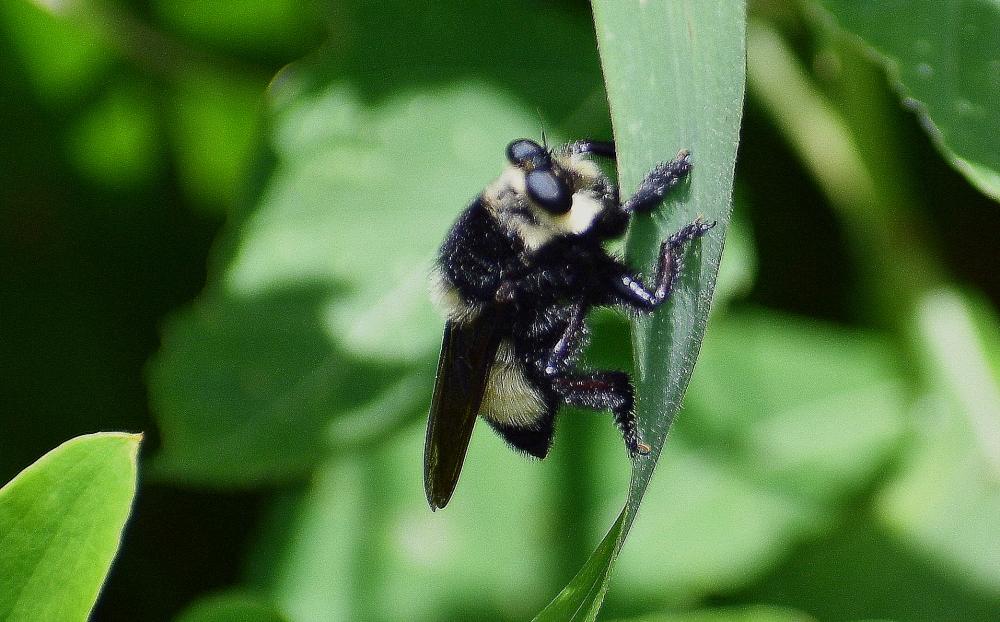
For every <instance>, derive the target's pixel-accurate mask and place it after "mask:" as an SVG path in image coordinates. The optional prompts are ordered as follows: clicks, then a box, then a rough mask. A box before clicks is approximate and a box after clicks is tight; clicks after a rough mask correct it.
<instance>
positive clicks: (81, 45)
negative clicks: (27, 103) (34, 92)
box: [0, 0, 115, 103]
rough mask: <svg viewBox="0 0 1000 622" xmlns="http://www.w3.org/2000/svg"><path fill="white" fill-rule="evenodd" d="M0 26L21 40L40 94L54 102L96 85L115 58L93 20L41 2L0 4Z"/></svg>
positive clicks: (67, 99)
mask: <svg viewBox="0 0 1000 622" xmlns="http://www.w3.org/2000/svg"><path fill="white" fill-rule="evenodd" d="M51 4H52V5H53V6H56V5H58V4H59V3H56V2H53V3H51ZM0 26H2V27H3V28H4V30H6V33H5V34H6V35H7V36H8V37H9V38H10V39H11V41H13V42H14V43H15V44H16V45H17V47H18V51H19V52H20V55H21V57H22V58H23V59H24V62H25V64H26V65H27V67H28V70H29V74H30V76H31V79H32V80H33V81H34V83H35V86H36V87H37V88H38V91H39V93H40V94H41V95H42V96H43V97H44V98H46V99H48V100H50V101H53V102H56V103H68V102H72V101H74V100H77V99H78V98H79V97H80V96H81V95H82V94H83V93H85V92H87V91H89V90H90V89H92V88H93V87H94V83H95V82H96V81H97V80H98V78H99V76H100V75H101V74H102V73H104V72H105V71H107V70H108V69H109V67H110V66H111V65H112V63H113V62H114V59H115V53H114V51H113V47H112V45H111V44H110V43H109V41H107V39H106V38H105V37H104V36H103V34H102V33H100V32H99V31H98V30H96V29H94V28H92V27H91V26H92V25H91V24H89V23H87V22H85V21H81V20H77V19H75V17H74V16H73V15H72V14H70V15H63V14H59V13H57V12H56V11H51V10H48V9H46V7H45V3H43V2H33V1H31V0H10V1H9V2H3V3H0Z"/></svg>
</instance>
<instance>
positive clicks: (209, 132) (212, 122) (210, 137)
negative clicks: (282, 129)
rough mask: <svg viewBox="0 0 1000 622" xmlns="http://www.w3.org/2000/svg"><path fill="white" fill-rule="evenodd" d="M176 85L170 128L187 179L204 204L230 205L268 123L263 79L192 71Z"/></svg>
mask: <svg viewBox="0 0 1000 622" xmlns="http://www.w3.org/2000/svg"><path fill="white" fill-rule="evenodd" d="M186 78H187V79H185V80H179V81H177V82H176V83H175V84H174V85H172V89H171V96H172V97H171V99H170V104H171V107H170V111H169V116H168V119H169V131H170V134H171V138H172V140H173V143H174V145H175V146H176V155H177V166H178V169H179V174H180V177H181V183H182V185H183V186H184V189H185V190H186V191H187V192H188V194H189V195H190V196H191V197H192V198H194V199H195V200H196V202H197V203H198V204H200V205H208V206H212V207H216V206H222V207H229V206H230V205H232V203H233V202H234V200H235V198H236V197H237V196H238V192H237V190H238V189H239V187H238V183H240V182H243V181H244V180H243V175H245V173H246V171H247V169H248V163H249V161H250V157H251V154H252V153H253V150H254V148H255V147H256V146H257V145H258V144H259V141H260V138H261V131H262V128H263V111H262V105H263V95H262V90H263V87H264V82H263V80H260V81H257V80H252V79H249V78H247V77H244V76H237V75H229V74H210V73H207V72H203V73H199V74H197V75H189V76H187V77H186Z"/></svg>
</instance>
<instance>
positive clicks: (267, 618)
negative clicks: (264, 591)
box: [174, 592, 289, 622]
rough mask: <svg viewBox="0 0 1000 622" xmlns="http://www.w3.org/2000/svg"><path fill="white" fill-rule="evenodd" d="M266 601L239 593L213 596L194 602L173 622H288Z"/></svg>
mask: <svg viewBox="0 0 1000 622" xmlns="http://www.w3.org/2000/svg"><path fill="white" fill-rule="evenodd" d="M288 620H289V619H288V618H286V617H285V616H284V615H282V614H281V612H279V611H278V610H277V608H275V606H274V605H273V604H271V603H269V602H268V601H267V600H266V599H264V598H262V597H259V596H254V595H252V594H244V593H240V592H233V593H224V594H214V595H212V596H208V597H205V598H202V599H200V600H198V601H195V603H194V604H192V605H191V606H189V607H188V608H187V609H185V610H184V611H182V612H181V613H180V614H178V615H177V617H175V618H174V622H288Z"/></svg>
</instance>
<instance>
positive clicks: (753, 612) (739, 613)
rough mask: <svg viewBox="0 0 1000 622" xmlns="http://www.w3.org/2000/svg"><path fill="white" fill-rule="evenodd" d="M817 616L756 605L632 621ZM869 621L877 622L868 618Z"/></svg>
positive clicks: (798, 621)
mask: <svg viewBox="0 0 1000 622" xmlns="http://www.w3.org/2000/svg"><path fill="white" fill-rule="evenodd" d="M814 621H815V618H813V617H812V616H810V615H807V614H805V613H803V612H801V611H795V610H793V609H786V608H783V607H771V606H767V605H756V606H749V607H726V608H723V609H700V610H696V611H689V612H685V613H669V614H663V615H651V616H644V617H641V618H633V619H632V620H631V622H814ZM867 622H875V620H868V621H867Z"/></svg>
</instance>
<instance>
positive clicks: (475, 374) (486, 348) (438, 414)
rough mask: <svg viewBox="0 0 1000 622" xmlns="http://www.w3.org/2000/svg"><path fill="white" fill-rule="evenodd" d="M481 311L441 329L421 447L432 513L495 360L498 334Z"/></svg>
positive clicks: (450, 481)
mask: <svg viewBox="0 0 1000 622" xmlns="http://www.w3.org/2000/svg"><path fill="white" fill-rule="evenodd" d="M499 324H500V322H498V321H497V318H496V317H495V316H494V314H491V313H487V312H486V310H484V311H483V312H480V313H479V314H478V315H476V316H475V317H474V318H473V319H471V320H469V321H465V322H456V321H451V320H449V321H448V323H447V324H446V325H445V327H444V342H443V343H442V344H441V359H440V360H439V361H438V370H437V379H436V381H435V383H434V397H433V398H432V400H431V413H430V418H429V419H428V421H427V439H426V441H425V443H424V491H425V492H426V493H427V502H428V503H429V504H430V506H431V509H432V510H436V509H438V508H443V507H444V506H445V505H447V503H448V500H449V499H451V495H452V493H453V492H454V491H455V485H456V484H457V483H458V475H459V473H461V472H462V463H463V462H464V461H465V452H466V451H467V450H468V448H469V441H470V440H471V438H472V428H473V426H475V423H476V415H477V414H478V413H479V407H480V406H481V405H482V402H483V393H484V392H485V391H486V382H487V381H488V380H489V376H490V370H491V369H492V367H493V362H494V361H495V360H496V353H497V348H498V347H499V345H500V340H501V337H502V331H501V330H500V329H499V326H498V325H499Z"/></svg>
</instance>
